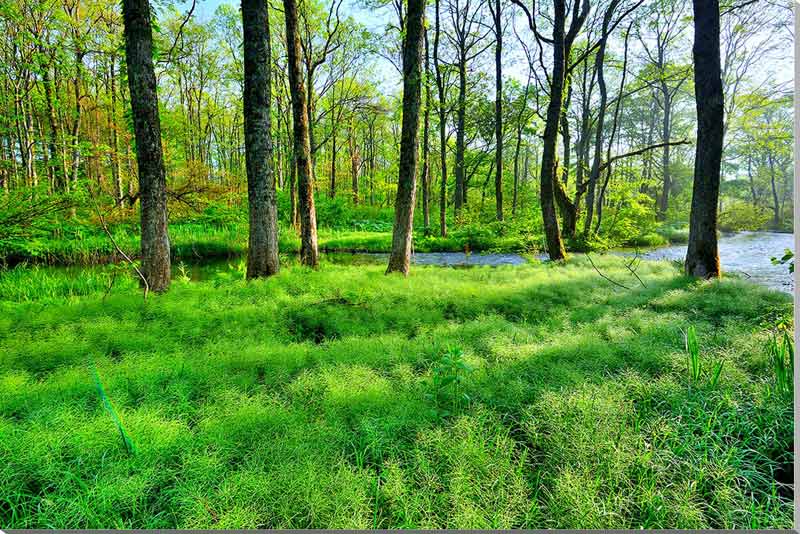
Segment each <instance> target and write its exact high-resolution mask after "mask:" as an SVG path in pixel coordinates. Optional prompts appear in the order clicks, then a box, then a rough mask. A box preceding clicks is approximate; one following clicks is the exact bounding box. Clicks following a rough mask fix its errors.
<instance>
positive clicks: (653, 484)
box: [0, 256, 793, 528]
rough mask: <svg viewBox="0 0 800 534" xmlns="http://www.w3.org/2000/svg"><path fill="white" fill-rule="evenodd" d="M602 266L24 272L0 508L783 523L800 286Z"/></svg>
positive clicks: (439, 524) (406, 520)
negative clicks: (777, 370)
mask: <svg viewBox="0 0 800 534" xmlns="http://www.w3.org/2000/svg"><path fill="white" fill-rule="evenodd" d="M595 262H596V263H597V265H598V267H599V268H600V269H601V270H602V271H603V272H604V273H605V274H606V275H608V276H609V277H610V278H613V279H615V280H618V281H622V282H624V283H630V286H631V288H632V289H631V290H623V289H621V288H619V287H616V286H614V285H612V284H611V283H610V282H608V281H606V280H604V279H603V278H601V277H600V276H599V275H598V274H597V273H596V272H595V271H594V269H593V268H592V267H591V266H590V265H589V264H588V262H587V261H586V259H585V258H580V257H576V258H574V260H573V261H571V262H569V263H568V264H565V265H555V264H549V263H535V264H529V265H523V266H516V267H497V268H482V267H478V268H475V269H469V270H453V269H441V268H434V267H417V268H415V269H414V270H413V271H412V274H411V276H410V277H409V278H407V279H404V278H402V277H399V276H388V277H387V276H385V275H384V274H383V270H384V269H383V267H382V266H377V265H376V266H358V267H346V266H336V265H332V264H326V265H324V266H323V268H322V269H321V270H320V271H316V272H315V271H310V270H308V269H305V268H301V267H297V266H286V267H284V269H283V271H282V272H281V273H280V274H279V275H278V276H276V277H274V278H271V279H268V280H265V281H255V282H250V283H246V282H244V281H243V280H242V279H241V278H240V277H237V276H234V274H235V273H233V274H228V275H226V276H219V277H217V278H213V279H209V280H206V281H203V282H191V281H189V280H188V279H187V280H180V279H178V280H176V281H175V283H174V284H173V287H172V289H171V290H170V291H169V292H168V293H167V294H165V295H153V296H151V297H150V298H149V299H148V300H147V302H143V300H142V297H141V293H140V291H139V290H138V288H136V283H135V281H134V280H133V279H132V278H131V277H130V276H129V275H126V276H123V275H120V276H119V278H118V279H117V281H116V283H115V284H114V285H113V286H112V287H110V289H109V287H108V280H109V279H105V278H103V279H101V278H97V277H96V278H91V276H90V275H89V274H87V273H89V272H91V270H85V269H84V270H81V269H77V271H79V272H81V273H84V274H83V276H86V278H84V279H83V280H82V282H81V283H82V284H83V286H82V288H83V290H82V294H81V295H80V296H76V295H75V293H73V292H71V290H70V289H69V288H67V287H66V286H58V285H57V284H56V283H55V281H54V279H53V278H46V277H41V276H40V275H41V273H43V272H48V270H47V269H35V268H27V269H22V268H20V269H14V270H13V271H11V272H15V273H17V274H16V275H15V276H17V279H16V284H17V285H18V286H20V287H22V286H24V287H25V288H27V290H28V291H29V295H28V302H10V301H9V300H8V299H7V297H6V295H7V293H6V292H5V291H2V292H0V295H2V298H3V299H5V300H4V301H3V302H0V457H2V458H3V459H4V461H3V462H1V463H0V487H3V488H4V495H3V500H2V504H1V505H0V521H2V524H3V526H4V527H6V528H46V527H49V528H52V527H56V528H98V527H107V526H108V525H115V526H118V527H120V528H315V527H316V528H319V527H325V528H373V527H377V528H445V527H446V528H577V527H581V528H639V527H643V528H665V527H670V528H790V527H791V524H792V510H793V505H792V501H791V498H792V493H791V486H789V485H787V484H789V483H790V481H791V472H792V465H793V456H792V429H793V426H792V420H793V419H792V405H791V398H790V397H787V396H783V395H782V394H781V393H780V392H779V391H778V390H777V389H776V388H777V386H776V379H775V375H774V372H773V368H772V367H771V365H770V360H769V357H768V353H767V343H768V340H769V339H770V338H771V336H772V333H771V332H772V331H773V330H774V329H775V328H776V327H777V325H779V324H781V323H783V322H790V321H791V313H792V304H791V299H790V298H789V297H788V296H787V295H784V294H781V293H778V292H774V291H769V290H767V289H763V288H760V287H758V286H756V285H753V284H747V283H745V282H743V281H741V280H736V279H728V280H722V281H714V282H698V281H695V280H691V279H688V278H686V277H683V276H681V275H680V274H679V271H678V270H677V269H675V268H674V267H673V266H672V265H670V264H669V263H667V262H644V263H643V264H642V266H641V267H640V268H639V271H638V274H639V276H640V277H641V278H642V281H643V282H644V284H645V285H646V287H643V285H641V284H638V283H637V282H636V280H635V279H634V278H633V277H632V275H631V274H630V273H629V272H628V271H627V269H625V268H624V261H623V258H619V257H613V256H604V257H600V256H598V257H596V258H595ZM53 276H55V275H53ZM63 278H65V277H62V279H63ZM689 326H693V327H694V328H695V329H696V331H697V337H698V340H699V346H700V353H699V358H700V361H701V364H702V371H701V373H700V376H699V377H698V378H697V379H694V378H692V376H691V374H690V372H689V368H688V367H687V356H686V353H685V351H684V337H683V335H684V334H683V332H685V331H686V330H687V328H688V327H689ZM720 364H721V365H722V368H721V372H720V374H719V377H718V379H714V378H713V376H714V372H713V369H715V368H716V366H717V365H720ZM93 366H94V368H95V369H96V375H94V374H93V371H92V369H93ZM100 385H102V388H101V387H100ZM110 410H113V411H110ZM116 421H118V422H119V423H120V424H121V425H122V426H121V427H120V426H117V424H116ZM120 428H124V436H125V438H124V439H123V434H120Z"/></svg>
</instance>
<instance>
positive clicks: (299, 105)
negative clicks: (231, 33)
mask: <svg viewBox="0 0 800 534" xmlns="http://www.w3.org/2000/svg"><path fill="white" fill-rule="evenodd" d="M283 7H284V18H285V20H286V42H287V47H286V48H287V53H288V67H289V69H288V70H289V88H290V91H291V93H292V118H293V120H294V158H295V162H296V164H297V193H298V195H297V196H298V204H299V207H300V210H299V211H300V262H301V263H302V264H303V265H307V266H309V267H313V268H315V269H316V268H317V267H318V266H319V250H318V248H317V213H316V210H315V208H314V177H313V174H312V171H311V144H310V141H309V137H308V134H309V130H308V111H309V110H308V108H307V106H306V90H305V87H304V85H303V74H302V65H301V63H300V57H301V53H302V52H301V50H300V37H299V35H298V33H297V2H296V0H283ZM309 83H310V82H309Z"/></svg>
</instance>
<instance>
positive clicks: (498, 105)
mask: <svg viewBox="0 0 800 534" xmlns="http://www.w3.org/2000/svg"><path fill="white" fill-rule="evenodd" d="M501 15H502V12H501V11H500V0H495V1H494V31H495V39H496V43H495V47H494V70H495V74H494V76H495V82H494V83H495V100H494V136H495V144H496V147H495V164H494V172H495V175H494V194H495V208H496V216H497V220H498V221H502V220H503V61H502V54H503V28H502V17H501Z"/></svg>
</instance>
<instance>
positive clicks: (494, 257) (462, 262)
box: [174, 232, 794, 293]
mask: <svg viewBox="0 0 800 534" xmlns="http://www.w3.org/2000/svg"><path fill="white" fill-rule="evenodd" d="M787 248H788V249H791V250H794V235H793V234H784V233H776V232H739V233H736V234H728V235H723V236H722V237H721V238H720V241H719V255H720V261H721V263H722V269H723V271H724V272H735V273H739V274H741V275H743V276H745V277H746V278H748V279H749V280H750V281H752V282H755V283H758V284H761V285H765V286H767V287H770V288H772V289H778V290H780V291H785V292H787V293H791V292H793V291H794V278H793V276H792V275H791V274H790V273H789V270H788V268H787V266H786V265H773V264H772V262H771V261H770V258H772V257H781V256H783V253H784V251H785V250H786V249H787ZM613 254H620V255H633V254H635V252H633V251H630V250H625V251H616V252H613ZM640 256H641V257H642V258H645V259H648V260H663V261H679V262H683V260H684V259H685V257H686V245H675V246H668V247H661V248H656V249H650V250H645V251H641V252H640ZM538 257H539V258H540V259H546V255H541V256H538ZM321 258H322V261H323V262H328V263H332V264H336V265H377V264H385V263H386V262H388V261H389V254H387V253H367V252H357V253H328V254H322V255H321ZM242 261H243V258H234V259H230V260H223V261H213V262H204V263H197V264H195V263H192V264H187V265H185V266H184V269H185V273H186V274H187V275H188V276H189V278H191V279H192V280H206V279H209V278H213V277H215V276H216V275H217V274H218V273H220V272H229V271H233V270H236V269H242V268H243V266H242V265H241V262H242ZM289 261H290V262H292V261H294V258H289ZM411 261H412V264H413V265H439V266H442V267H453V268H469V267H477V266H498V265H523V264H525V263H528V260H527V259H525V258H524V257H523V256H521V255H519V254H465V253H463V252H419V253H416V254H414V255H413V256H412V260H411ZM174 269H175V271H176V274H178V272H179V269H180V267H179V265H175V266H174Z"/></svg>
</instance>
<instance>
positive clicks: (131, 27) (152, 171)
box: [122, 0, 170, 292]
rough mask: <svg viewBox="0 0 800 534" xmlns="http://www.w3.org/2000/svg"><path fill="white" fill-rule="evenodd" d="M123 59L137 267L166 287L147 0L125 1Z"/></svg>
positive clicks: (157, 286)
mask: <svg viewBox="0 0 800 534" xmlns="http://www.w3.org/2000/svg"><path fill="white" fill-rule="evenodd" d="M122 15H123V22H124V25H125V58H126V61H127V65H128V85H129V88H130V94H131V111H132V112H133V129H134V132H135V135H136V161H137V163H138V166H139V199H140V200H139V202H140V207H141V225H142V230H141V231H142V236H141V254H142V267H141V271H142V274H143V275H144V277H145V279H146V280H147V284H148V286H149V288H150V291H155V292H161V291H166V290H167V289H168V288H169V282H170V249H169V235H168V233H167V179H166V175H165V171H164V157H163V154H162V151H161V125H160V123H159V115H158V95H157V94H156V76H155V71H154V70H153V30H152V28H151V26H150V3H149V1H148V0H124V1H123V2H122Z"/></svg>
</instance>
